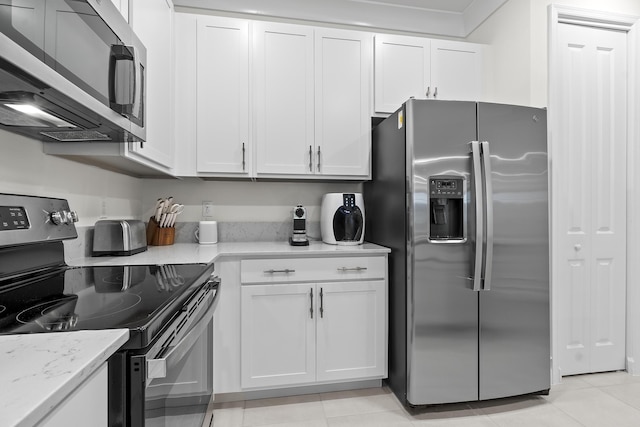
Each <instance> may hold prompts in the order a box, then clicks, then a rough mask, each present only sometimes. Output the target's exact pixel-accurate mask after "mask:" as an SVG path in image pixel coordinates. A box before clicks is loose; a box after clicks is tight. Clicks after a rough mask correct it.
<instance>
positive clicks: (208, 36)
mask: <svg viewBox="0 0 640 427" xmlns="http://www.w3.org/2000/svg"><path fill="white" fill-rule="evenodd" d="M196 43H197V55H196V63H197V65H196V81H197V83H196V86H197V89H196V111H197V119H196V127H197V130H196V141H197V142H196V158H197V160H196V167H197V171H198V172H221V173H233V174H245V175H246V174H248V173H249V170H250V167H249V24H248V22H247V21H242V20H237V19H228V18H217V17H213V16H199V17H198V18H197V37H196Z"/></svg>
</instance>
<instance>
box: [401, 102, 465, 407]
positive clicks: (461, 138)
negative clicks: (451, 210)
mask: <svg viewBox="0 0 640 427" xmlns="http://www.w3.org/2000/svg"><path fill="white" fill-rule="evenodd" d="M406 123H407V139H408V141H407V150H413V152H414V156H413V164H412V165H410V166H411V168H412V170H411V169H410V172H409V173H411V175H410V176H408V177H407V178H408V179H410V180H412V181H411V186H412V187H413V194H412V197H413V199H412V200H410V201H409V202H410V209H411V213H410V218H409V221H410V224H409V227H410V229H411V230H413V233H412V235H411V236H410V240H411V241H412V242H413V244H414V246H413V250H412V249H411V244H409V245H408V247H407V250H408V254H409V264H410V265H409V278H408V283H409V289H408V292H409V295H408V297H407V301H408V305H409V306H408V309H407V312H408V313H409V314H408V328H409V342H408V350H407V351H408V360H407V363H408V393H407V399H408V401H409V403H411V404H414V405H420V404H436V403H450V402H462V401H471V400H477V398H478V324H477V321H478V311H477V310H478V293H477V292H474V291H473V290H472V289H471V286H470V283H471V281H470V280H469V279H468V276H469V275H470V265H471V260H472V259H473V258H472V256H473V253H472V252H473V251H472V247H473V246H472V244H471V238H470V237H469V240H467V241H466V242H460V243H431V242H429V241H428V239H427V236H428V235H429V223H430V209H429V202H430V201H429V177H430V176H434V175H448V176H451V175H453V176H461V177H464V178H465V180H466V181H467V182H468V181H469V166H470V156H469V142H470V141H473V140H475V139H476V106H475V103H472V102H469V103H462V102H449V101H434V100H420V101H418V100H413V101H409V102H408V103H407V120H406ZM469 188H470V185H467V189H469ZM470 198H471V195H470V193H469V191H468V190H467V193H466V194H465V199H464V200H465V203H464V206H465V208H466V209H467V211H472V210H473V207H472V204H473V203H472V202H471V201H470ZM474 232H475V229H474V228H473V227H468V229H467V236H473V233H474ZM410 243H411V242H410Z"/></svg>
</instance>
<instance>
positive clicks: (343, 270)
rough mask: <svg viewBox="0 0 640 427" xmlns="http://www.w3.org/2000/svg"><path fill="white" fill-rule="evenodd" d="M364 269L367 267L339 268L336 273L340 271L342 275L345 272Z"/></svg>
mask: <svg viewBox="0 0 640 427" xmlns="http://www.w3.org/2000/svg"><path fill="white" fill-rule="evenodd" d="M366 269H367V267H340V268H338V271H341V272H343V273H344V272H345V271H364V270H366Z"/></svg>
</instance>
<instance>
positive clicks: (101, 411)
mask: <svg viewBox="0 0 640 427" xmlns="http://www.w3.org/2000/svg"><path fill="white" fill-rule="evenodd" d="M107 391H108V375H107V363H104V364H103V365H102V366H101V367H100V368H99V369H98V370H97V371H96V372H95V373H94V374H93V375H91V377H90V378H89V379H87V380H86V381H85V382H84V383H82V384H80V386H79V387H78V388H77V389H76V390H74V391H73V393H71V395H70V396H69V397H68V398H67V399H65V400H64V401H63V402H62V403H61V404H60V405H58V406H57V407H56V408H55V409H54V410H53V411H51V413H50V414H49V415H47V416H46V417H45V418H44V419H42V421H40V422H39V423H38V424H37V425H38V426H41V427H45V426H46V427H58V426H59V427H68V426H92V427H107V423H108V418H109V417H108V415H109V408H108V402H107V399H108V395H107ZM25 398H27V397H25Z"/></svg>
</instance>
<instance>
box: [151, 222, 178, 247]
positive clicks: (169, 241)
mask: <svg viewBox="0 0 640 427" xmlns="http://www.w3.org/2000/svg"><path fill="white" fill-rule="evenodd" d="M175 238H176V228H175V227H160V225H159V224H158V221H156V219H155V218H154V217H151V218H149V224H147V245H151V246H168V245H173V242H174V240H175Z"/></svg>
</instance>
